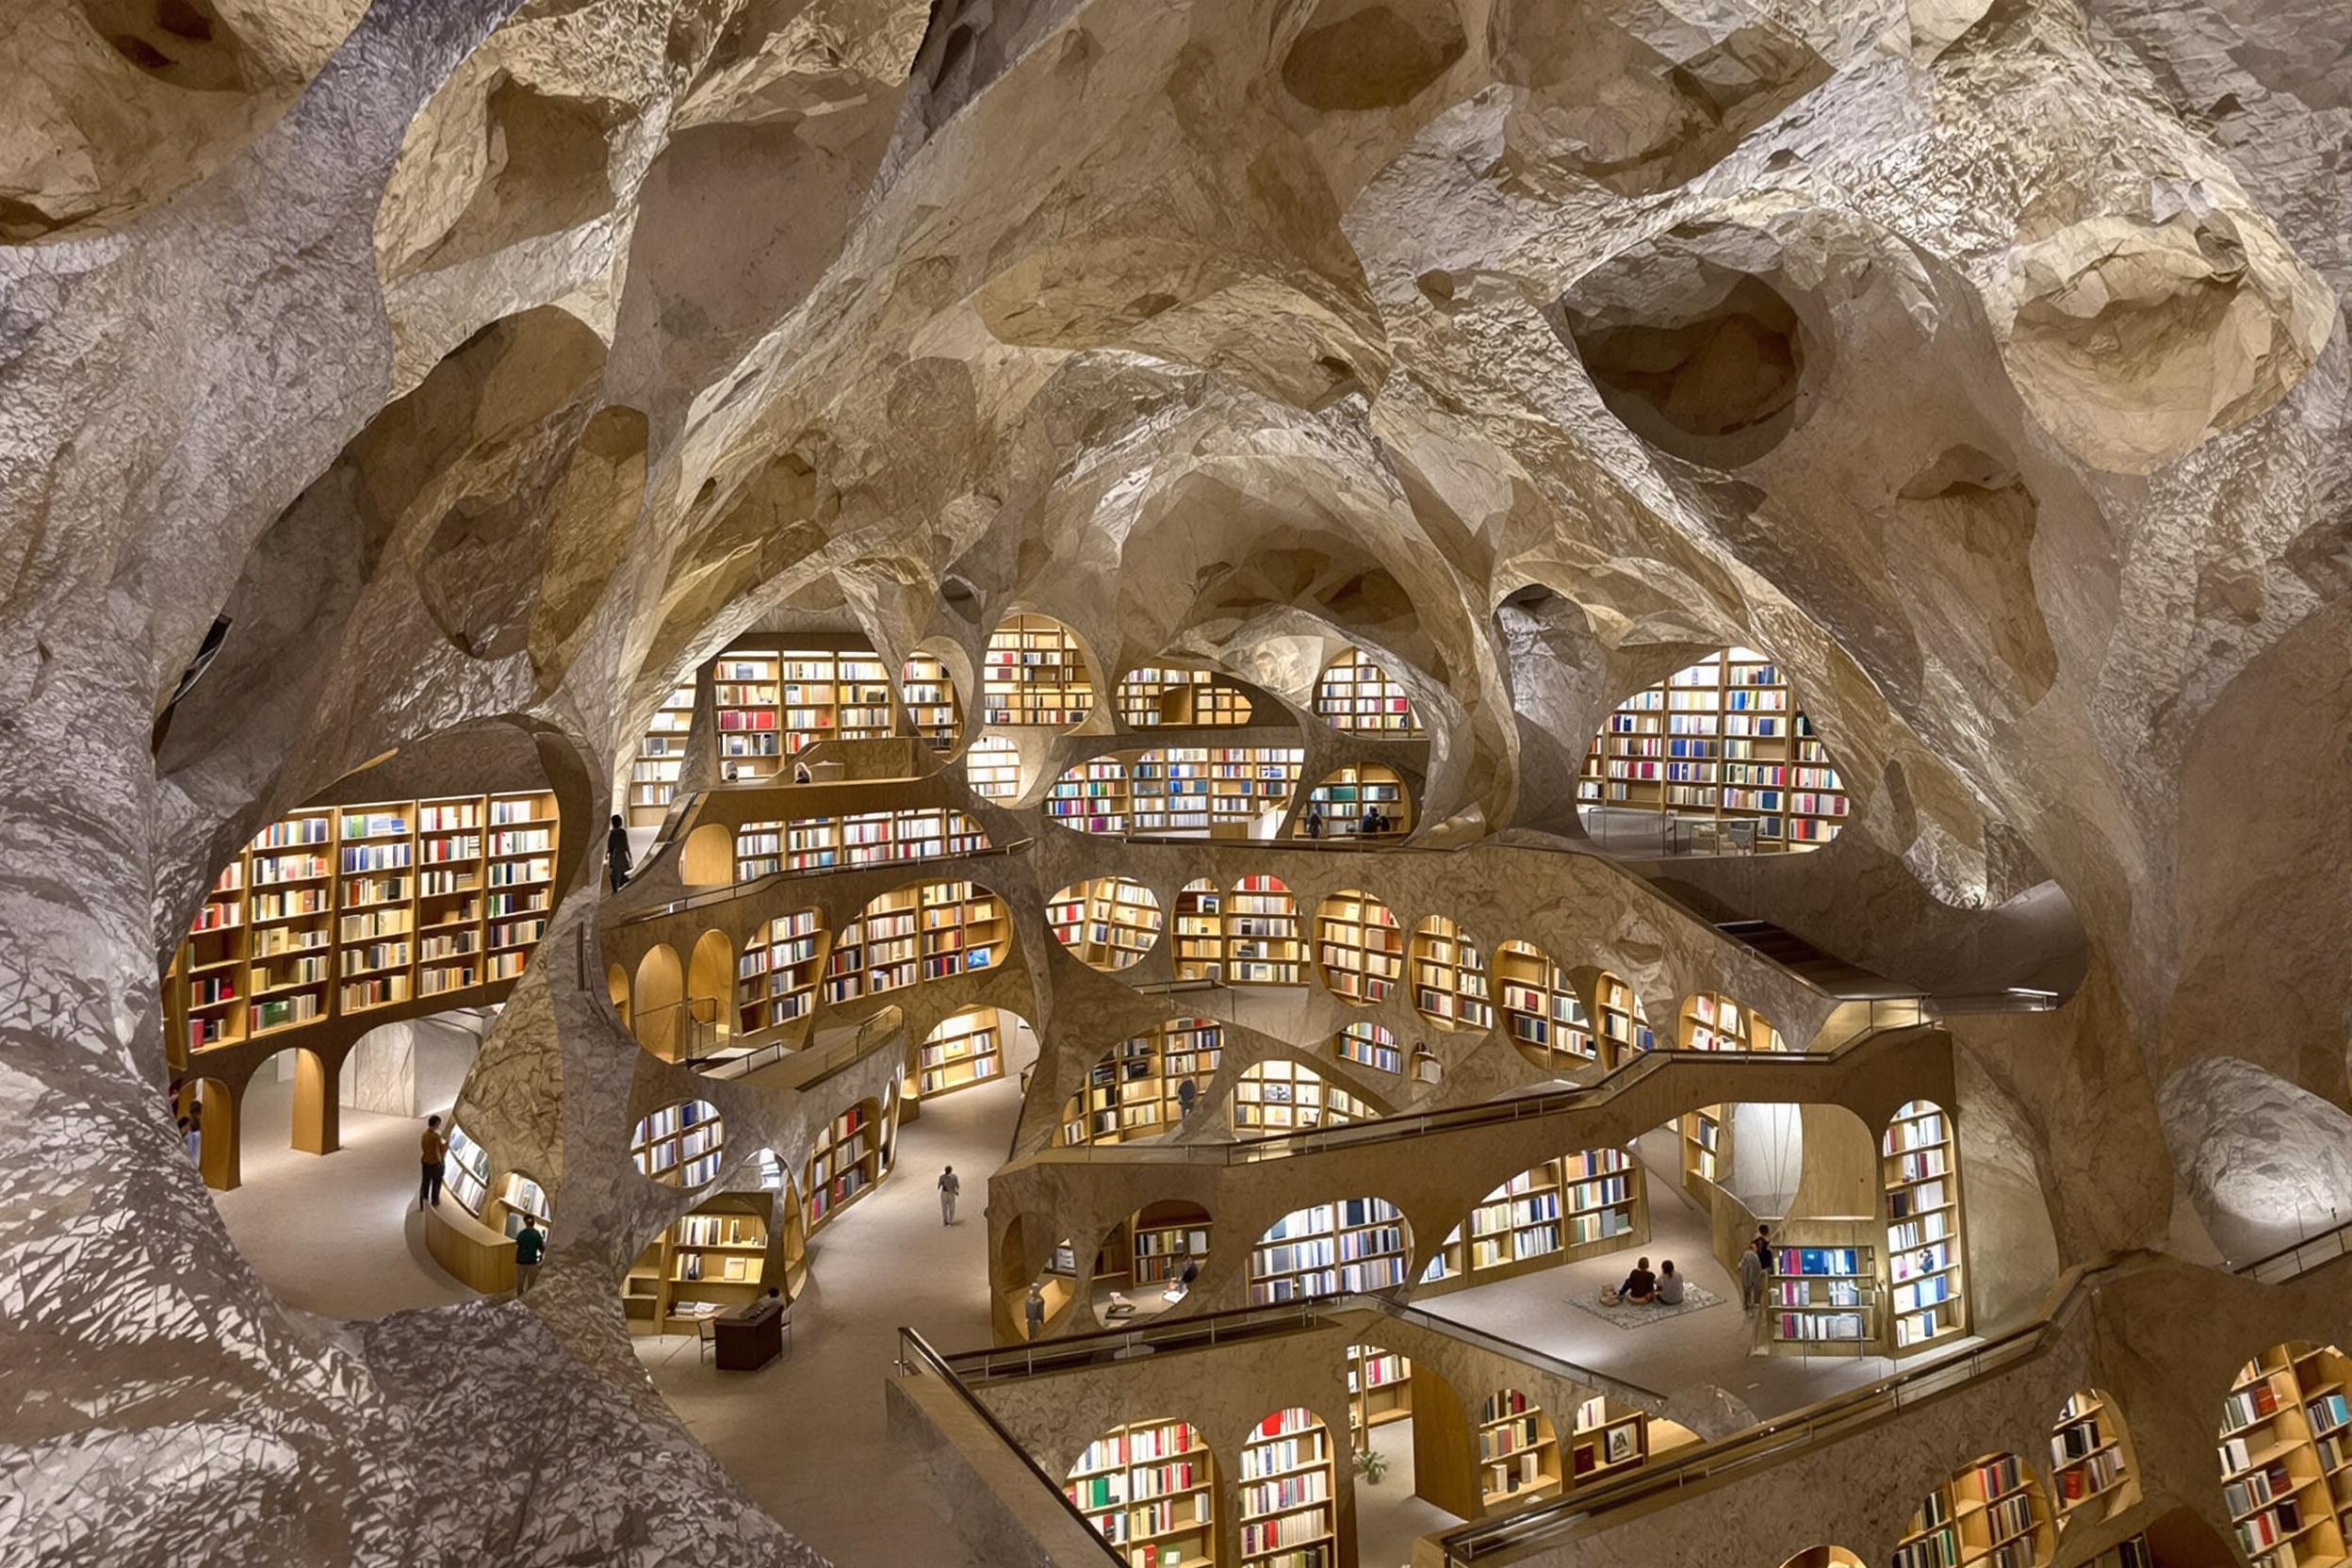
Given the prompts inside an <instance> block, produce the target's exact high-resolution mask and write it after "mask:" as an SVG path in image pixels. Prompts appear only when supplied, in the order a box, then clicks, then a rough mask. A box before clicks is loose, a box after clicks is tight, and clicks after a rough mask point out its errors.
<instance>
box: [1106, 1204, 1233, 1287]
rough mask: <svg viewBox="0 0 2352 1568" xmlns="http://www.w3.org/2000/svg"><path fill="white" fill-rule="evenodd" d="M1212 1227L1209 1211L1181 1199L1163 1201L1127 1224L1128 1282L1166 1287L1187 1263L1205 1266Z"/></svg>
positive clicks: (1139, 1213) (1129, 1220)
mask: <svg viewBox="0 0 2352 1568" xmlns="http://www.w3.org/2000/svg"><path fill="white" fill-rule="evenodd" d="M1213 1229H1214V1227H1213V1226H1212V1225H1211V1224H1210V1222H1209V1211H1208V1210H1206V1209H1204V1208H1201V1206H1200V1205H1199V1204H1197V1203H1187V1202H1184V1201H1183V1200H1181V1199H1163V1200H1162V1201H1159V1202H1156V1203H1152V1204H1151V1205H1149V1206H1147V1207H1145V1208H1142V1209H1139V1210H1137V1211H1136V1212H1135V1214H1134V1215H1133V1216H1131V1217H1129V1219H1128V1221H1127V1278H1128V1279H1129V1281H1131V1282H1133V1283H1135V1284H1137V1285H1167V1284H1169V1283H1171V1282H1174V1281H1175V1280H1176V1279H1177V1278H1178V1276H1180V1275H1181V1274H1183V1273H1184V1265H1185V1264H1186V1263H1198V1264H1202V1265H1205V1264H1206V1263H1207V1261H1208V1256H1209V1236H1210V1232H1211V1231H1212V1230H1213Z"/></svg>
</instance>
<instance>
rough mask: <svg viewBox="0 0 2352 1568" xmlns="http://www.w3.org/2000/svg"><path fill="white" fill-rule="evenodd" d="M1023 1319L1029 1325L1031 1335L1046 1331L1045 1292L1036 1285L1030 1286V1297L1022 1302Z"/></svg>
mask: <svg viewBox="0 0 2352 1568" xmlns="http://www.w3.org/2000/svg"><path fill="white" fill-rule="evenodd" d="M1021 1317H1022V1321H1024V1322H1026V1323H1027V1324H1028V1325H1029V1337H1030V1338H1031V1339H1035V1338H1037V1336H1038V1335H1039V1334H1041V1333H1043V1332H1045V1294H1044V1292H1042V1291H1040V1290H1038V1289H1037V1286H1036V1285H1034V1284H1033V1285H1031V1286H1030V1287H1029V1299H1028V1300H1026V1301H1024V1302H1022V1303H1021Z"/></svg>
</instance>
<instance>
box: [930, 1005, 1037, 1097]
mask: <svg viewBox="0 0 2352 1568" xmlns="http://www.w3.org/2000/svg"><path fill="white" fill-rule="evenodd" d="M1017 1038H1018V1039H1021V1040H1022V1041H1023V1042H1024V1043H1025V1044H1026V1046H1027V1051H1026V1054H1028V1055H1030V1056H1034V1055H1035V1054H1036V1045H1035V1037H1034V1035H1033V1034H1032V1032H1031V1030H1030V1028H1029V1025H1028V1022H1027V1021H1025V1020H1023V1019H1021V1017H1020V1016H1019V1015H1018V1014H1015V1013H1012V1012H1009V1011H1007V1010H1006V1009H1005V1008H1002V1007H966V1008H965V1009H964V1010H963V1011H961V1012H959V1013H951V1014H949V1015H948V1016H947V1017H946V1018H943V1019H941V1020H940V1021H939V1023H938V1024H937V1025H936V1026H935V1027H934V1028H933V1029H932V1031H931V1033H930V1034H928V1035H926V1036H924V1037H923V1043H922V1044H920V1045H918V1046H916V1047H915V1070H914V1090H915V1093H916V1094H917V1095H918V1096H920V1097H921V1098H923V1099H924V1100H931V1099H935V1098H937V1097H938V1096H939V1095H942V1094H953V1093H955V1092H956V1090H957V1089H965V1088H971V1087H972V1086H975V1085H981V1084H994V1083H1000V1082H1002V1081H1003V1080H1004V1079H1005V1077H1006V1075H1007V1072H1008V1070H1009V1069H1011V1068H1013V1067H1015V1066H1017V1064H1018V1062H1019V1058H1018V1057H1016V1056H1014V1055H1012V1054H1011V1052H1012V1049H1013V1046H1014V1043H1015V1041H1016V1039H1017Z"/></svg>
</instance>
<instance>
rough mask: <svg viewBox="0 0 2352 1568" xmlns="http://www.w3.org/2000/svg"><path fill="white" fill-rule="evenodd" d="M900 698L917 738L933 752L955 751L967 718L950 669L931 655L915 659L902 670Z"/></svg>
mask: <svg viewBox="0 0 2352 1568" xmlns="http://www.w3.org/2000/svg"><path fill="white" fill-rule="evenodd" d="M898 694H899V700H900V701H901V702H902V703H903V704H905V706H906V711H907V727H908V728H909V729H911V730H912V731H913V732H914V734H915V735H916V737H917V738H918V739H920V740H923V741H924V742H927V743H929V744H930V747H931V749H932V750H933V751H953V750H954V749H955V747H956V734H957V732H958V731H960V730H961V729H962V728H963V719H964V715H963V710H962V705H961V704H960V703H959V702H958V701H957V700H956V680H955V678H954V677H953V676H951V675H949V674H948V673H947V666H946V665H945V664H943V663H941V662H939V660H937V659H934V658H932V657H931V655H929V654H927V653H918V654H915V655H913V656H911V657H910V658H908V660H907V662H905V663H904V664H901V665H900V666H899V667H898Z"/></svg>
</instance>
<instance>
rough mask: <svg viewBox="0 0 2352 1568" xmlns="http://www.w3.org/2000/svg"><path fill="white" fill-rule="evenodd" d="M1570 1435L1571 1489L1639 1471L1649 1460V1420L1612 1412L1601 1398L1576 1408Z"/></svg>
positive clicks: (1622, 1412)
mask: <svg viewBox="0 0 2352 1568" xmlns="http://www.w3.org/2000/svg"><path fill="white" fill-rule="evenodd" d="M1661 1424H1663V1423H1661ZM1569 1431H1570V1436H1569V1440H1568V1484H1569V1485H1570V1486H1571V1487H1579V1486H1591V1485H1592V1484H1593V1483H1594V1482H1595V1481H1604V1480H1608V1479H1609V1478H1611V1477H1613V1476H1616V1475H1617V1474H1619V1473H1620V1472H1622V1471H1625V1470H1632V1469H1638V1468H1639V1467H1640V1466H1641V1465H1642V1462H1644V1461H1645V1460H1647V1459H1648V1458H1649V1457H1650V1421H1649V1417H1648V1416H1646V1415H1645V1414H1643V1413H1642V1412H1640V1411H1612V1410H1610V1409H1609V1400H1608V1398H1607V1397H1605V1396H1602V1395H1598V1394H1596V1395H1594V1396H1593V1397H1592V1398H1590V1399H1587V1400H1585V1401H1584V1403H1582V1404H1580V1405H1578V1406H1577V1407H1576V1414H1575V1416H1574V1417H1573V1418H1572V1419H1571V1421H1570V1423H1569Z"/></svg>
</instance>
